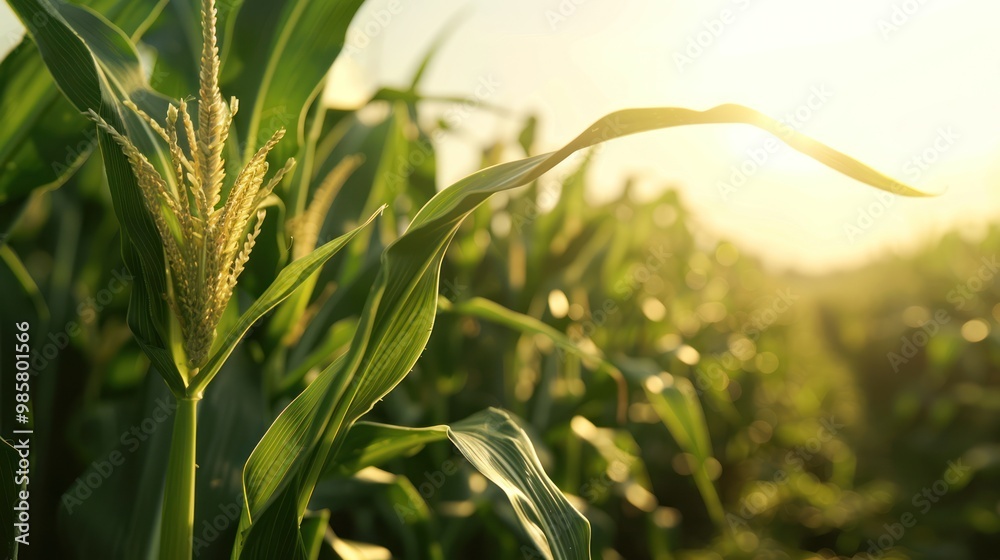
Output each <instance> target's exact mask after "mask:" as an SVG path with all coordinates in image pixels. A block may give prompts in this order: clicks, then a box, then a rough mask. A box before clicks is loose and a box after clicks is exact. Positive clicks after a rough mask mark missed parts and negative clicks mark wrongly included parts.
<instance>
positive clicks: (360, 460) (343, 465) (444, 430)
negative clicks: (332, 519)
mask: <svg viewBox="0 0 1000 560" xmlns="http://www.w3.org/2000/svg"><path fill="white" fill-rule="evenodd" d="M447 437H448V427H447V426H432V427H430V428H404V427H403V426H393V425H391V424H379V423H376V422H358V423H357V424H355V425H353V426H351V430H350V431H349V432H348V433H347V437H345V438H344V445H343V446H342V447H341V451H340V453H339V454H338V455H337V457H336V461H332V462H330V463H329V464H328V468H327V471H326V473H325V474H333V473H337V474H340V475H350V474H353V473H356V472H358V471H360V470H361V469H363V468H366V467H377V466H379V465H382V464H384V463H385V462H386V461H390V460H392V459H397V458H399V457H405V456H408V455H412V454H413V453H416V452H417V451H420V449H421V448H423V447H424V445H426V444H428V443H433V442H435V441H441V440H443V439H446V438H447Z"/></svg>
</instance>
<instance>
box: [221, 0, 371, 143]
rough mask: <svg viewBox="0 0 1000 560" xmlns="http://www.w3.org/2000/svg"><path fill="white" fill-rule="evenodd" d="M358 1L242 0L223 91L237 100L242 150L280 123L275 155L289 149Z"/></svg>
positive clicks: (230, 35) (230, 36)
mask: <svg viewBox="0 0 1000 560" xmlns="http://www.w3.org/2000/svg"><path fill="white" fill-rule="evenodd" d="M361 3H362V0H345V1H340V2H313V1H309V0H278V1H275V0H244V1H243V2H242V7H241V8H240V10H239V13H238V14H237V16H236V18H235V19H236V21H235V25H233V26H232V28H231V30H230V31H227V34H228V46H227V47H226V49H227V50H226V52H225V57H226V59H225V63H226V65H225V67H224V68H223V75H222V90H223V91H225V92H227V94H228V95H235V96H237V97H238V98H239V99H240V103H241V105H242V106H243V108H244V110H241V111H240V113H239V114H238V115H237V116H236V122H235V124H236V130H237V131H238V136H239V138H240V139H241V141H242V142H244V143H245V146H246V147H245V150H244V151H245V155H246V156H247V157H249V156H250V155H252V153H253V150H254V149H255V146H257V145H260V144H261V143H262V141H261V137H263V138H264V140H266V139H267V138H266V137H267V136H270V134H271V131H273V130H275V129H277V128H279V127H280V126H284V127H285V128H287V129H288V130H289V131H290V132H293V134H289V135H288V137H286V138H285V140H284V141H283V142H282V143H281V144H279V145H278V146H277V147H276V148H275V150H274V151H273V152H272V154H271V157H272V159H273V160H274V161H285V160H286V159H288V157H290V156H294V155H295V154H296V153H297V152H298V150H299V147H300V143H301V142H302V141H303V138H304V134H305V132H304V130H303V123H304V120H305V113H306V111H307V109H308V107H309V106H310V105H311V103H312V100H313V99H315V98H316V96H318V95H319V94H320V93H321V92H322V88H323V85H324V84H325V77H326V75H327V72H329V70H330V67H331V66H332V65H333V61H334V60H335V59H336V58H337V55H338V54H339V53H340V51H341V49H342V48H343V45H344V38H345V35H346V33H347V26H348V24H349V23H350V22H351V19H352V18H353V17H354V14H355V12H357V11H358V8H360V7H361Z"/></svg>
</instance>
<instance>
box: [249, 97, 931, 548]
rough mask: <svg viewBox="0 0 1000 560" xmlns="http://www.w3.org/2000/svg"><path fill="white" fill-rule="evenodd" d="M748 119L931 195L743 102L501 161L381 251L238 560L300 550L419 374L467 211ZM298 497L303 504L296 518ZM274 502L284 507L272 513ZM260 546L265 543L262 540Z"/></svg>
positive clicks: (649, 119) (612, 129) (613, 119)
mask: <svg viewBox="0 0 1000 560" xmlns="http://www.w3.org/2000/svg"><path fill="white" fill-rule="evenodd" d="M719 123H743V124H752V125H755V126H759V127H761V128H764V129H766V130H771V131H774V132H776V133H779V134H781V135H782V136H783V139H784V140H785V141H786V142H787V143H788V144H789V145H790V146H792V147H793V148H796V149H798V150H800V151H802V152H804V153H806V154H807V155H810V156H812V157H814V158H816V159H817V160H819V161H821V162H823V163H826V164H827V165H829V166H831V167H833V168H834V169H836V170H838V171H841V172H843V173H845V174H847V175H849V176H852V177H854V178H857V179H859V180H863V181H864V182H866V183H868V184H870V185H872V186H875V187H877V188H880V189H884V190H889V191H891V192H898V193H902V194H907V195H911V196H920V195H922V194H923V193H921V192H920V191H917V190H915V189H912V188H910V187H907V186H905V185H901V184H899V183H897V182H896V181H893V180H892V179H890V178H889V177H886V176H885V175H882V174H881V173H878V172H877V171H875V170H873V169H871V168H869V167H867V166H865V165H863V164H861V163H859V162H857V161H855V160H853V159H851V158H849V157H847V156H845V155H843V154H841V153H840V152H837V151H836V150H833V149H832V148H829V147H827V146H824V145H823V144H820V143H818V142H816V141H815V140H812V139H810V138H808V137H806V136H803V135H801V134H798V133H797V132H794V131H791V130H787V129H786V127H782V126H781V125H780V123H778V122H777V121H775V120H773V119H770V118H768V117H766V116H765V115H763V114H761V113H759V112H757V111H753V110H751V109H747V108H745V107H740V106H737V105H723V106H720V107H716V108H714V109H709V110H707V111H693V110H688V109H676V108H661V109H631V110H625V111H619V112H617V113H612V114H611V115H608V116H606V117H604V118H602V119H600V120H599V121H597V122H596V123H595V124H594V125H592V126H591V127H590V128H588V129H587V130H586V131H585V132H584V133H583V134H581V135H579V136H578V137H577V138H576V139H574V140H573V141H572V142H570V143H569V144H567V145H566V146H565V147H563V148H562V149H560V150H558V151H556V152H552V153H550V154H544V155H540V156H535V157H531V158H527V159H524V160H520V161H514V162H510V163H504V164H500V165H496V166H493V167H490V168H487V169H484V170H482V171H479V172H478V173H475V174H473V175H470V176H469V177H466V178H465V179H463V180H461V181H459V182H458V183H456V184H454V185H452V186H451V187H449V188H447V189H445V190H443V191H441V192H440V193H438V194H437V195H436V196H435V197H434V198H432V199H431V200H430V201H429V202H428V203H427V204H426V205H424V207H423V208H422V209H421V210H420V211H419V212H418V213H417V215H416V217H415V218H414V219H413V221H412V223H411V224H410V227H409V229H408V230H407V231H406V233H404V234H403V235H402V236H401V237H400V238H399V239H397V240H396V241H395V242H394V243H393V244H392V245H391V246H389V247H388V248H387V249H386V250H385V252H384V253H383V255H382V267H381V269H380V270H379V275H378V277H377V278H376V280H375V284H374V285H373V286H372V290H371V294H370V296H369V299H368V301H367V303H366V305H365V310H364V312H363V313H362V316H361V320H360V322H359V327H358V331H357V333H356V336H355V339H354V343H353V344H352V346H351V349H350V351H349V352H348V354H347V355H346V356H345V359H344V360H343V361H341V362H338V363H337V364H335V365H334V366H331V367H329V368H327V369H326V370H324V371H323V372H322V373H321V374H320V375H319V376H318V378H317V379H316V381H314V382H313V383H312V384H311V385H310V386H309V387H307V388H306V390H305V391H303V392H302V394H300V395H299V397H298V398H296V399H295V400H294V401H292V403H291V404H289V405H288V407H287V408H285V410H284V411H282V413H281V414H280V415H279V417H278V419H277V420H275V422H274V424H273V425H272V426H271V428H270V429H269V430H268V433H267V434H266V435H265V436H264V438H263V439H262V440H261V442H260V443H259V444H258V446H257V448H256V449H254V452H253V454H252V455H251V457H250V459H249V460H248V461H247V464H246V467H245V469H244V474H243V481H244V488H245V500H246V503H245V504H244V510H243V515H242V517H241V519H240V531H239V534H238V536H237V542H236V546H235V547H234V550H233V558H244V557H254V556H255V555H258V554H262V549H258V548H256V547H255V546H250V541H249V540H248V539H250V538H251V537H253V534H254V532H263V533H268V534H271V533H272V532H273V530H274V529H273V528H274V527H281V528H282V534H283V535H284V538H283V539H269V540H268V541H267V544H268V545H269V546H273V547H278V548H277V549H271V551H272V553H274V551H275V550H279V551H282V552H280V554H286V555H292V554H297V552H296V550H297V548H296V546H298V545H300V544H301V537H300V536H298V534H297V533H296V534H295V537H297V538H292V537H291V535H292V533H291V532H289V531H287V530H286V529H287V528H288V527H289V526H291V525H295V524H297V523H298V521H297V519H298V517H299V516H301V514H302V513H303V512H304V511H305V509H306V505H307V504H308V501H309V496H310V495H311V493H312V490H313V487H314V486H315V484H316V481H317V480H318V478H319V476H320V474H321V473H322V471H323V470H324V468H325V465H326V463H327V461H328V459H329V457H330V456H331V454H335V451H336V449H337V448H338V447H339V445H340V443H342V440H343V438H344V436H345V435H346V433H347V431H348V430H349V429H350V427H351V425H352V424H353V423H354V422H355V421H356V420H357V419H358V418H360V417H361V416H362V415H363V414H365V413H366V412H368V411H369V410H370V409H371V408H372V407H373V406H374V405H375V403H376V402H378V401H379V400H380V399H381V398H382V397H384V396H385V394H386V393H388V392H389V391H390V390H392V388H393V387H395V386H396V384H398V383H399V382H400V381H401V380H402V379H403V377H405V376H406V374H407V373H408V372H409V371H410V369H411V368H412V367H413V366H414V364H415V363H416V361H417V358H418V357H419V356H420V353H421V352H422V351H423V349H424V346H425V345H426V343H427V340H428V339H429V337H430V331H431V329H432V328H433V324H434V316H435V312H436V308H437V288H438V275H439V272H440V267H441V261H442V259H443V257H444V254H445V251H446V249H447V248H448V245H449V244H450V242H451V240H452V238H453V237H454V235H455V233H456V231H457V229H458V226H459V225H460V224H461V222H462V221H463V220H464V219H465V217H466V216H467V215H468V214H469V213H471V212H472V211H473V210H475V209H476V207H477V206H479V204H481V203H482V202H484V201H485V200H486V199H487V198H489V196H490V195H491V194H493V193H495V192H499V191H503V190H507V189H512V188H515V187H519V186H522V185H526V184H528V183H531V182H532V181H534V180H535V179H537V178H538V177H539V176H541V175H542V174H543V173H545V172H546V171H548V170H550V169H552V168H553V167H554V166H556V165H557V164H558V163H559V162H561V161H562V160H564V159H565V158H566V157H568V156H569V155H570V154H572V153H573V152H574V151H576V150H579V149H582V148H586V147H589V146H592V145H594V144H597V143H599V142H603V141H605V140H609V139H612V138H616V137H620V136H624V135H628V134H634V133H637V132H642V131H647V130H653V129H656V128H670V127H675V126H683V125H690V124H719ZM289 494H294V495H295V496H296V497H297V501H298V507H297V510H295V511H294V512H293V513H295V514H296V516H295V517H293V518H292V519H289V518H288V517H287V516H288V515H289V513H290V510H289V508H288V507H287V504H288V502H289V497H288V496H289ZM275 503H280V504H282V508H281V511H271V512H268V510H269V509H272V510H273V508H272V505H273V504H275ZM254 541H256V542H260V541H259V540H258V539H256V538H255V539H254Z"/></svg>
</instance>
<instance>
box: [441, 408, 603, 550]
mask: <svg viewBox="0 0 1000 560" xmlns="http://www.w3.org/2000/svg"><path fill="white" fill-rule="evenodd" d="M448 437H449V438H450V439H451V441H452V443H454V444H455V446H456V447H458V449H459V451H461V452H462V455H465V457H466V458H467V459H468V460H469V462H471V463H472V464H473V465H474V466H475V467H476V469H477V470H478V471H479V472H481V473H482V474H483V476H485V477H486V478H488V479H490V480H491V481H493V483H494V484H496V485H497V486H499V487H500V489H501V490H503V491H504V493H505V494H507V498H508V499H510V503H511V505H512V506H514V511H515V512H516V513H517V517H518V520H519V521H520V522H521V525H522V526H523V527H524V528H525V530H526V531H527V533H528V536H529V537H531V540H532V541H533V542H534V543H535V546H537V547H538V549H539V551H541V553H542V555H543V556H544V557H545V558H551V559H555V560H572V559H581V558H590V523H588V522H587V519H586V518H585V517H583V515H582V514H581V513H580V512H578V511H577V510H576V509H575V508H574V507H573V506H572V505H570V503H569V501H568V500H567V499H566V497H565V496H564V495H563V493H562V492H561V491H560V490H559V488H557V487H556V485H555V483H553V482H552V480H550V479H549V477H548V476H547V475H546V474H545V470H544V469H542V465H541V463H540V462H539V461H538V456H537V455H535V450H534V448H533V447H532V445H531V440H529V439H528V436H527V434H525V433H524V430H522V429H521V428H520V427H519V426H518V425H517V424H516V423H514V421H513V420H512V419H511V418H510V416H509V415H508V414H507V413H506V412H504V411H502V410H498V409H495V408H490V409H489V410H485V411H483V412H480V413H479V414H476V415H474V416H472V417H470V418H468V419H466V420H462V421H461V422H457V423H455V424H452V425H451V427H450V429H449V430H448Z"/></svg>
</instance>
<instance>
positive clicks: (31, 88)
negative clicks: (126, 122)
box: [0, 0, 166, 234]
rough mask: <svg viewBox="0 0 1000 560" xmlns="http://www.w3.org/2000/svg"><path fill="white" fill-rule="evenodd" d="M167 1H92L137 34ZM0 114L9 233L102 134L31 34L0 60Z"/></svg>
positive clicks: (3, 227) (1, 222) (1, 195)
mask: <svg viewBox="0 0 1000 560" xmlns="http://www.w3.org/2000/svg"><path fill="white" fill-rule="evenodd" d="M164 4H166V0H130V1H125V0H94V1H92V2H88V6H89V7H90V8H91V9H93V10H96V11H98V12H100V13H102V14H104V15H105V17H107V18H108V19H109V20H110V21H112V22H114V23H115V25H117V26H118V27H119V28H120V29H122V30H123V31H124V32H125V33H127V34H128V35H129V36H130V37H132V38H133V39H137V38H138V37H139V36H140V35H141V34H142V33H143V31H144V30H145V28H146V26H147V25H148V22H149V21H150V20H151V19H152V18H155V17H156V15H157V14H158V13H159V12H160V10H161V9H162V7H163V5H164ZM38 21H44V20H38ZM0 115H4V126H3V128H2V129H0V169H3V170H4V173H3V174H0V202H2V203H3V205H4V212H3V215H2V216H0V234H5V233H7V232H8V231H9V229H10V227H11V226H12V225H13V222H14V220H15V219H16V217H17V215H18V214H19V211H20V208H21V207H22V206H23V205H24V203H26V201H27V200H28V198H29V197H30V196H31V194H32V193H34V192H44V191H46V190H49V189H53V188H57V187H59V186H61V185H62V184H63V183H64V182H65V181H66V179H68V178H69V177H70V176H72V175H73V173H75V172H76V170H77V169H79V167H80V165H81V164H82V163H83V162H84V161H86V159H87V158H88V157H89V155H90V154H91V152H92V151H93V149H94V147H95V146H96V139H97V138H96V134H94V132H93V126H92V123H90V122H89V121H88V120H87V119H85V118H84V117H83V116H81V115H80V112H79V111H78V110H76V109H75V108H74V107H73V105H72V104H71V103H70V102H69V101H68V100H67V99H66V98H65V97H64V96H63V95H61V94H60V92H59V89H58V88H57V87H56V83H55V82H54V81H53V79H52V76H51V75H50V74H49V73H48V72H46V71H45V65H44V63H43V61H42V58H41V56H40V55H39V52H38V49H37V48H36V47H35V44H34V42H33V41H32V40H31V39H30V38H25V39H24V40H23V41H21V43H20V44H19V45H18V46H17V47H16V48H15V49H14V50H13V51H12V52H10V53H9V54H8V55H7V56H6V57H5V58H4V59H3V61H2V62H0Z"/></svg>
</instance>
